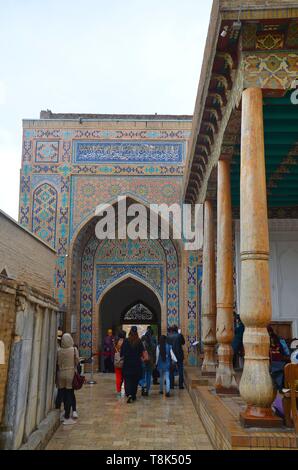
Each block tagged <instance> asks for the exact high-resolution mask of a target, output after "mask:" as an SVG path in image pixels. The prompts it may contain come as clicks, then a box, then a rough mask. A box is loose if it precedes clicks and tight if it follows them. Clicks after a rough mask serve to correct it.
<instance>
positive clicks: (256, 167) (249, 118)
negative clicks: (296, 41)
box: [240, 88, 280, 427]
mask: <svg viewBox="0 0 298 470" xmlns="http://www.w3.org/2000/svg"><path fill="white" fill-rule="evenodd" d="M240 180H241V183H240V187H241V200H240V235H241V242H240V257H241V295H240V302H241V305H240V316H241V320H242V321H243V323H244V325H245V332H244V338H243V342H244V349H245V363H244V370H243V374H242V378H241V382H240V394H241V396H242V397H243V398H244V400H245V401H246V403H247V408H246V410H245V412H244V413H241V416H240V418H241V421H242V423H243V424H245V425H247V426H266V427H269V426H277V425H278V424H279V421H280V420H279V418H277V417H275V416H274V415H273V413H272V411H271V404H272V402H273V400H274V397H275V393H274V390H273V386H272V380H271V377H270V375H269V335H268V333H267V328H266V327H267V325H268V323H269V322H270V320H271V295H270V278H269V236H268V220H267V201H266V177H265V157H264V124H263V98H262V90H261V89H259V88H249V89H247V90H245V91H244V92H243V96H242V136H241V177H240Z"/></svg>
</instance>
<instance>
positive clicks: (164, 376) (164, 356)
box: [156, 335, 177, 397]
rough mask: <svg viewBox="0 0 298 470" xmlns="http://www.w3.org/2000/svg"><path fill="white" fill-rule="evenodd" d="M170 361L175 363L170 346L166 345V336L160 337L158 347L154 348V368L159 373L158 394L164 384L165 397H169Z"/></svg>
mask: <svg viewBox="0 0 298 470" xmlns="http://www.w3.org/2000/svg"><path fill="white" fill-rule="evenodd" d="M171 360H172V361H174V362H177V358H176V356H175V354H174V353H173V350H172V346H170V345H169V344H168V343H167V338H166V336H164V335H162V336H161V337H160V341H159V345H158V346H157V348H156V366H157V369H158V371H159V373H160V383H159V388H160V391H159V393H160V394H161V395H162V394H163V385H164V382H166V397H169V396H170V368H171Z"/></svg>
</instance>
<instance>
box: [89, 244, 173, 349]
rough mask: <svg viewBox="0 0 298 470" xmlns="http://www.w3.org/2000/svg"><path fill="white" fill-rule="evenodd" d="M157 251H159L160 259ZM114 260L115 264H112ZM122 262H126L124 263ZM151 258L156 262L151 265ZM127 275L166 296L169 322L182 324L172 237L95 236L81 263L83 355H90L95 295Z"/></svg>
mask: <svg viewBox="0 0 298 470" xmlns="http://www.w3.org/2000/svg"><path fill="white" fill-rule="evenodd" d="M117 245H118V247H117ZM158 245H159V247H158V249H157V250H156V247H157V246H158ZM154 253H158V254H159V258H158V259H157V257H156V254H155V255H154ZM111 259H112V264H110V263H111ZM123 261H126V263H125V264H123ZM132 261H134V263H132ZM152 261H154V262H155V264H152ZM95 268H96V279H95V282H94V277H93V273H94V270H95ZM126 274H133V275H134V276H136V277H138V278H140V279H141V280H144V281H146V282H147V283H148V284H149V285H150V286H152V289H153V290H154V291H155V292H157V293H158V294H159V296H160V297H161V299H164V298H165V299H166V305H167V310H166V311H167V324H168V325H173V324H179V266H178V257H177V253H176V249H175V247H174V245H173V243H172V242H171V241H170V240H158V241H157V240H148V241H146V242H144V241H139V240H136V241H133V240H113V241H111V240H104V241H100V240H98V239H97V238H96V236H95V235H94V236H92V237H91V238H90V239H89V241H88V243H87V244H86V247H85V249H84V251H83V254H82V263H81V276H80V277H81V297H80V298H81V300H80V315H81V318H80V331H81V334H80V350H81V355H82V356H86V357H87V356H88V355H90V350H91V349H92V323H93V322H92V318H93V299H94V295H96V300H97V301H98V300H99V298H100V295H101V294H102V293H103V291H104V290H105V289H106V288H107V287H108V286H109V285H110V284H111V283H113V282H114V281H115V280H117V279H120V278H123V276H125V275H126ZM164 286H165V287H164ZM164 290H165V292H164ZM165 295H166V297H165Z"/></svg>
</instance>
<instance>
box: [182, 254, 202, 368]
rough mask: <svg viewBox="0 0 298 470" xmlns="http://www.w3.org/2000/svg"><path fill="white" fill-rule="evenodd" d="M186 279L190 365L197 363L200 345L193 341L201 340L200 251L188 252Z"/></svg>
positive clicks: (187, 343)
mask: <svg viewBox="0 0 298 470" xmlns="http://www.w3.org/2000/svg"><path fill="white" fill-rule="evenodd" d="M186 271H187V272H186V279H187V299H186V300H187V323H186V324H187V331H186V337H185V340H186V345H187V352H188V362H189V364H190V365H192V366H194V365H197V357H198V355H197V351H198V348H199V347H200V346H199V345H198V346H195V347H194V346H193V343H194V342H196V341H200V337H201V328H200V313H201V312H200V308H201V300H200V284H201V282H202V260H201V257H200V256H199V254H198V253H195V252H190V253H189V254H188V262H187V263H186Z"/></svg>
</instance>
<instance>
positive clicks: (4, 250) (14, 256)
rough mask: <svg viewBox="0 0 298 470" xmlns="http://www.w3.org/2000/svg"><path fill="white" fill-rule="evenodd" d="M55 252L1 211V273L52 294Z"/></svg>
mask: <svg viewBox="0 0 298 470" xmlns="http://www.w3.org/2000/svg"><path fill="white" fill-rule="evenodd" d="M55 262H56V252H55V250H53V249H52V248H51V247H49V246H48V245H46V244H45V243H43V242H42V241H40V240H39V239H38V238H37V237H35V236H33V235H31V234H30V233H29V232H28V231H26V230H24V229H23V228H22V227H21V226H20V225H19V224H18V223H17V222H15V221H14V220H13V219H11V218H10V217H9V216H7V215H6V214H4V213H3V212H2V211H0V273H1V271H2V270H3V269H4V268H5V269H6V270H7V273H8V277H9V278H13V279H17V280H19V281H21V282H27V283H28V284H29V285H31V286H34V287H35V288H37V289H40V290H41V291H42V292H44V293H45V294H47V295H50V296H55V295H54V272H55Z"/></svg>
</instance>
